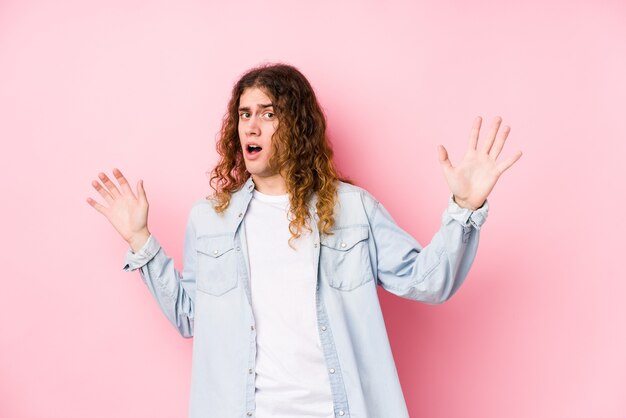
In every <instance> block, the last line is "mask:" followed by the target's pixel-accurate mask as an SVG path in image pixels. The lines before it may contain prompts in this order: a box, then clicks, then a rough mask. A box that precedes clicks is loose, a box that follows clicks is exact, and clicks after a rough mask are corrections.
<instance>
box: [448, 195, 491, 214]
mask: <svg viewBox="0 0 626 418" xmlns="http://www.w3.org/2000/svg"><path fill="white" fill-rule="evenodd" d="M452 201H454V203H456V204H457V205H459V206H460V207H462V208H463V209H469V210H471V211H474V210H478V209H480V208H481V207H482V206H483V205H484V204H485V202H484V201H483V202H482V203H481V204H480V205H476V204H472V203H470V202H468V201H467V200H464V199H460V198H458V197H457V196H455V195H454V194H453V195H452Z"/></svg>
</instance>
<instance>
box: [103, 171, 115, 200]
mask: <svg viewBox="0 0 626 418" xmlns="http://www.w3.org/2000/svg"><path fill="white" fill-rule="evenodd" d="M98 177H100V180H101V181H102V182H103V183H104V185H105V186H106V187H107V189H108V190H109V193H111V197H113V199H115V198H116V197H119V196H120V191H119V190H118V189H117V187H115V184H113V182H112V181H111V179H109V177H108V176H107V175H106V174H104V173H100V174H99V175H98Z"/></svg>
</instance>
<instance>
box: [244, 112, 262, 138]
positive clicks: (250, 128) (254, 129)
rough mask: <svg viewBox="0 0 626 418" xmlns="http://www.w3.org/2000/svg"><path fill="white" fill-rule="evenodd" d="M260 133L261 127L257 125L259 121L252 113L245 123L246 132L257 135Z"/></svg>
mask: <svg viewBox="0 0 626 418" xmlns="http://www.w3.org/2000/svg"><path fill="white" fill-rule="evenodd" d="M260 133H261V128H260V125H259V121H258V119H257V117H256V115H253V116H251V117H250V119H248V123H247V124H246V134H248V135H259V134H260Z"/></svg>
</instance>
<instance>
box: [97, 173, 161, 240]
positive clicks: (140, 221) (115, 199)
mask: <svg viewBox="0 0 626 418" xmlns="http://www.w3.org/2000/svg"><path fill="white" fill-rule="evenodd" d="M113 175H114V176H115V178H116V179H117V181H118V182H119V184H120V188H121V189H122V191H121V192H120V191H119V190H118V188H117V187H116V186H115V184H113V182H112V181H111V180H110V179H109V177H107V175H106V174H104V173H99V174H98V177H100V180H101V181H102V183H103V184H104V187H103V186H102V185H101V184H100V183H99V182H98V181H96V180H94V181H92V182H91V185H92V186H93V187H94V189H96V191H97V192H98V193H100V196H102V197H103V198H104V200H105V201H106V203H107V204H108V206H104V205H101V204H99V203H98V202H96V201H95V200H93V199H92V198H90V197H88V198H87V203H89V204H90V205H91V206H92V207H93V208H94V209H95V210H97V211H98V212H100V213H101V214H103V215H104V216H105V217H106V218H107V219H108V220H109V222H111V225H113V227H114V228H115V229H116V230H117V232H119V234H120V235H121V236H122V238H124V239H125V240H126V242H128V245H130V247H131V249H132V250H133V252H137V251H139V250H140V249H141V247H143V245H144V244H145V243H146V241H147V240H148V237H149V236H150V231H148V199H147V198H146V191H145V190H144V188H143V180H139V181H138V182H137V196H138V197H135V194H134V193H133V191H132V189H131V188H130V185H129V184H128V181H126V178H125V177H124V176H123V175H122V172H121V171H120V170H118V169H117V168H114V169H113Z"/></svg>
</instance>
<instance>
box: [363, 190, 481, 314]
mask: <svg viewBox="0 0 626 418" xmlns="http://www.w3.org/2000/svg"><path fill="white" fill-rule="evenodd" d="M488 209H489V205H488V203H487V202H486V201H485V203H484V204H483V206H481V207H480V208H479V209H477V210H475V211H472V210H470V209H465V208H461V207H460V206H459V205H457V204H456V203H455V202H454V201H453V199H452V196H450V198H449V200H448V206H447V208H446V209H445V210H444V211H443V214H442V218H441V219H442V222H441V225H440V228H439V230H438V231H437V232H436V233H435V235H434V236H433V238H432V239H431V241H430V243H429V244H428V245H426V246H425V247H422V245H420V243H419V242H417V240H416V239H415V238H414V237H413V236H412V235H410V234H409V233H408V232H406V231H404V230H403V229H402V228H400V227H399V226H398V225H397V224H396V223H395V221H394V220H393V218H392V217H391V215H390V214H389V212H387V210H386V209H385V208H384V207H383V206H382V205H381V204H380V203H379V202H377V201H374V204H373V205H372V206H371V210H370V213H371V215H370V227H371V230H372V234H373V239H374V247H375V250H374V253H375V254H374V257H375V260H376V263H375V265H376V275H377V279H378V283H379V284H380V285H381V286H382V287H383V288H384V289H385V290H387V291H389V292H391V293H393V294H396V295H398V296H400V297H403V298H407V299H412V300H416V301H420V302H425V303H442V302H444V301H446V300H448V299H449V298H450V297H451V296H452V295H453V294H454V293H456V291H457V290H458V289H459V287H460V286H461V284H462V283H463V282H464V280H465V277H466V276H467V274H468V272H469V269H470V267H471V265H472V263H473V261H474V258H475V256H476V253H477V249H478V239H479V232H480V227H481V226H482V225H483V224H484V222H485V221H486V219H487V212H488Z"/></svg>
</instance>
